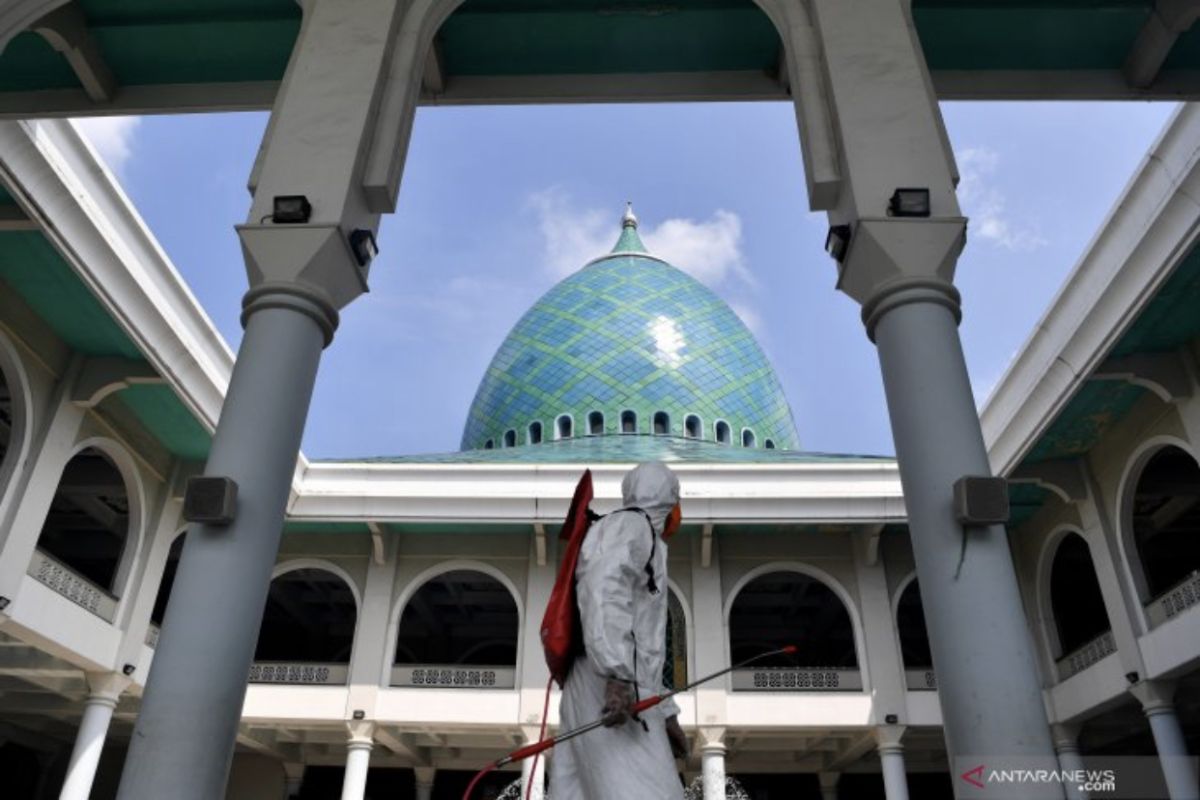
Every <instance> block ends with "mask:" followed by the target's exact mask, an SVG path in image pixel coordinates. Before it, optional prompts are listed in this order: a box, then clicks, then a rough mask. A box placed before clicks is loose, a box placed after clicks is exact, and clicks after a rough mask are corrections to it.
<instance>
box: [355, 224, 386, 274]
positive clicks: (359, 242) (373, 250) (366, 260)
mask: <svg viewBox="0 0 1200 800" xmlns="http://www.w3.org/2000/svg"><path fill="white" fill-rule="evenodd" d="M350 249H351V250H353V251H354V258H355V259H356V260H357V261H358V265H359V266H360V267H365V266H367V265H368V264H370V263H371V262H372V261H373V260H374V259H375V256H377V255H379V245H377V244H375V234H373V233H371V232H370V231H369V230H367V229H366V228H355V229H354V230H352V231H350Z"/></svg>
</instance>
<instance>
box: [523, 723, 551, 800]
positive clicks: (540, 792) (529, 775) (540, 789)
mask: <svg viewBox="0 0 1200 800" xmlns="http://www.w3.org/2000/svg"><path fill="white" fill-rule="evenodd" d="M535 741H537V736H536V734H535V735H534V737H533V738H532V739H528V738H527V739H526V741H525V743H526V744H532V743H533V742H535ZM544 755H545V754H544V753H543V756H544ZM530 783H532V784H533V789H532V790H531V789H530V788H529V784H530ZM545 796H546V759H545V758H544V757H543V758H539V759H537V763H536V764H535V763H534V760H533V759H532V758H527V759H525V760H524V761H522V762H521V797H522V798H525V797H528V798H529V800H543V798H545Z"/></svg>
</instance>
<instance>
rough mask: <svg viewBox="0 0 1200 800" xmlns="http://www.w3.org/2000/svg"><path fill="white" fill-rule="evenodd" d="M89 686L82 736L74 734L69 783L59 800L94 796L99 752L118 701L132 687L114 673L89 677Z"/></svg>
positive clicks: (66, 784)
mask: <svg viewBox="0 0 1200 800" xmlns="http://www.w3.org/2000/svg"><path fill="white" fill-rule="evenodd" d="M87 682H88V690H89V693H88V698H87V701H86V703H85V705H84V707H83V719H82V720H81V721H80V723H79V732H78V733H77V734H75V748H74V749H73V750H72V751H71V761H70V763H69V764H68V766H67V779H66V781H64V782H63V788H62V791H61V792H60V793H59V795H58V797H59V800H87V798H88V795H90V794H91V793H92V781H94V780H95V779H96V766H97V765H98V764H99V763H100V752H101V751H102V750H103V749H104V738H105V737H106V736H107V735H108V723H109V722H110V721H111V720H112V715H113V709H114V708H116V707H117V698H119V697H120V696H121V692H123V691H125V687H127V686H128V685H129V679H128V678H126V677H125V676H124V675H121V674H119V673H113V672H96V673H88V675H87Z"/></svg>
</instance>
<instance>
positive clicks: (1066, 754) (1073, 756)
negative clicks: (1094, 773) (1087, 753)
mask: <svg viewBox="0 0 1200 800" xmlns="http://www.w3.org/2000/svg"><path fill="white" fill-rule="evenodd" d="M1050 736H1051V737H1052V738H1053V740H1054V752H1055V753H1057V754H1058V765H1059V766H1060V767H1061V768H1062V770H1063V772H1081V771H1082V770H1083V768H1084V767H1083V757H1082V756H1081V755H1080V754H1079V728H1078V727H1077V726H1075V725H1063V724H1059V723H1056V724H1054V725H1051V726H1050ZM1063 789H1064V791H1065V792H1066V795H1067V800H1087V798H1088V793H1087V792H1085V791H1083V789H1081V788H1080V786H1079V784H1078V783H1075V782H1073V781H1064V782H1063Z"/></svg>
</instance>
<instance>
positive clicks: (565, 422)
mask: <svg viewBox="0 0 1200 800" xmlns="http://www.w3.org/2000/svg"><path fill="white" fill-rule="evenodd" d="M574 435H575V420H573V419H571V415H570V414H560V415H559V417H558V419H557V420H555V422H554V438H556V439H570V438H571V437H572V436H574Z"/></svg>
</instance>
